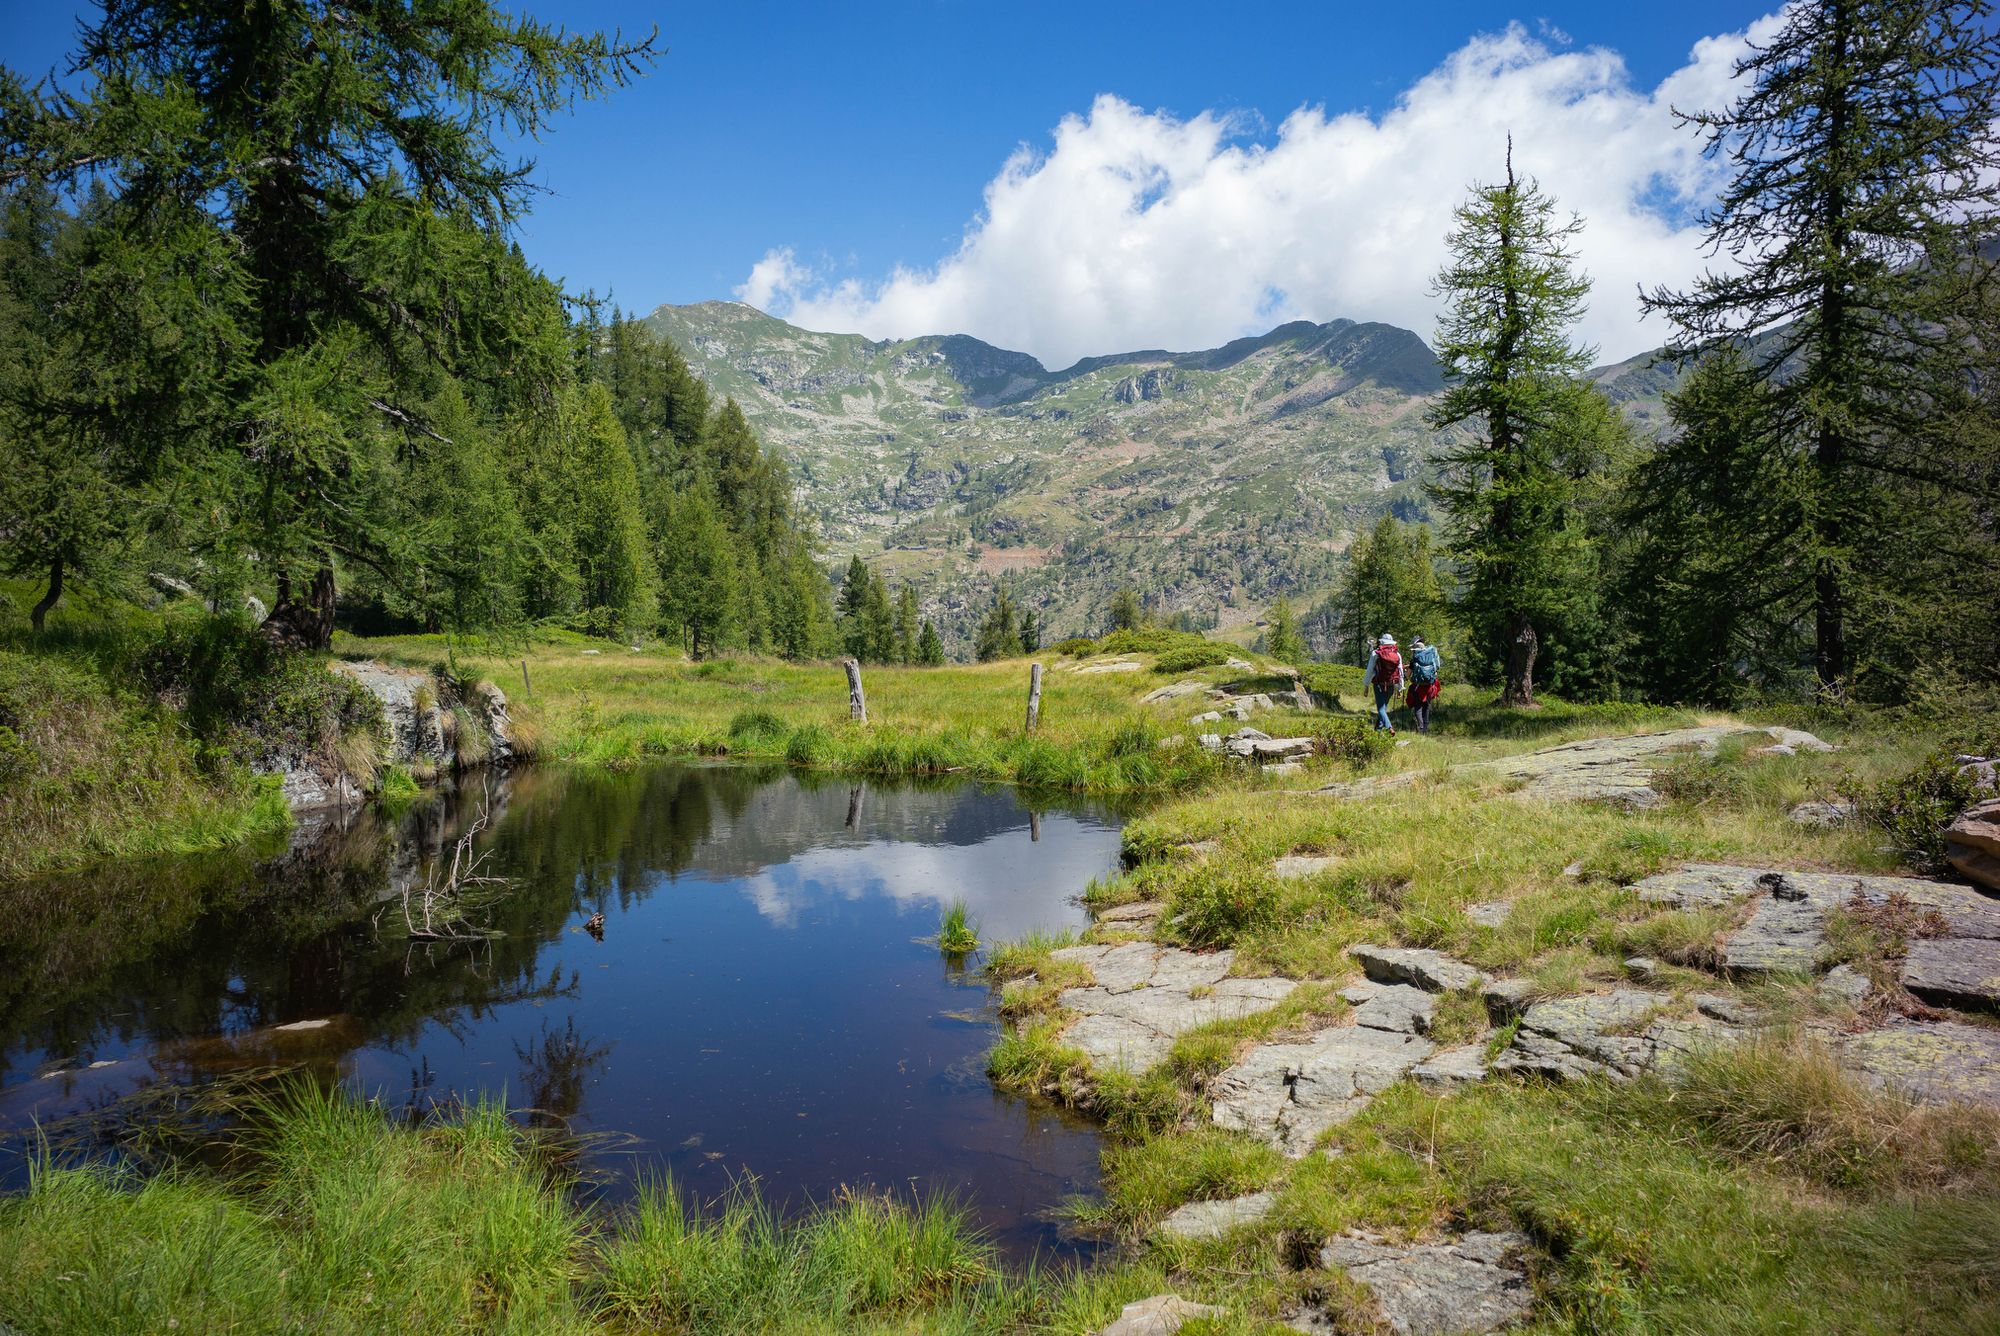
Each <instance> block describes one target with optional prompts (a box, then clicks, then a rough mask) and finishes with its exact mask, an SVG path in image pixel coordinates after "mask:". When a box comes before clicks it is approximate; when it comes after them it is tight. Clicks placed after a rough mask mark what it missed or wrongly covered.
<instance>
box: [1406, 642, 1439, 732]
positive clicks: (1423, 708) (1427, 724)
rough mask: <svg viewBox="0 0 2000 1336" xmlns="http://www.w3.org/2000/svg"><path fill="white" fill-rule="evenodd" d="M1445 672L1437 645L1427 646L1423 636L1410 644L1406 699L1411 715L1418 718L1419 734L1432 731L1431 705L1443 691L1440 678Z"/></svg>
mask: <svg viewBox="0 0 2000 1336" xmlns="http://www.w3.org/2000/svg"><path fill="white" fill-rule="evenodd" d="M1443 670H1444V656H1442V655H1441V654H1439V653H1438V651H1437V646H1436V645H1426V644H1425V643H1424V638H1423V637H1422V636H1418V637H1417V638H1416V639H1415V640H1413V641H1411V642H1410V687H1409V691H1408V693H1407V695H1406V697H1405V698H1406V699H1407V700H1408V701H1409V703H1410V713H1411V714H1412V715H1414V716H1415V717H1416V721H1417V732H1419V733H1428V732H1430V731H1431V703H1432V702H1433V701H1435V700H1437V698H1438V692H1439V691H1440V690H1441V689H1442V688H1441V686H1440V684H1439V682H1438V677H1439V675H1440V674H1441V673H1442V672H1443Z"/></svg>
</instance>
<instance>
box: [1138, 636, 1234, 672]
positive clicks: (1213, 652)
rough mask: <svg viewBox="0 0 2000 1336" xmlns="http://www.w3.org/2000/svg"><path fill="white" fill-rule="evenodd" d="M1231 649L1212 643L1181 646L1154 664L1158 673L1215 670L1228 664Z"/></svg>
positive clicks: (1205, 642) (1166, 653)
mask: <svg viewBox="0 0 2000 1336" xmlns="http://www.w3.org/2000/svg"><path fill="white" fill-rule="evenodd" d="M1229 659H1230V652H1229V648H1228V646H1226V645H1218V644H1215V643H1214V642H1212V641H1204V642H1203V643H1201V644H1199V645H1181V646H1178V647H1176V648H1174V649H1170V650H1167V651H1165V652H1164V653H1162V654H1161V655H1160V657H1159V659H1158V660H1157V661H1156V662H1155V663H1154V664H1153V671H1154V672H1156V673H1191V672H1193V671H1194V670H1195V669H1197V668H1214V667H1218V666H1220V665H1221V664H1225V663H1228V662H1229Z"/></svg>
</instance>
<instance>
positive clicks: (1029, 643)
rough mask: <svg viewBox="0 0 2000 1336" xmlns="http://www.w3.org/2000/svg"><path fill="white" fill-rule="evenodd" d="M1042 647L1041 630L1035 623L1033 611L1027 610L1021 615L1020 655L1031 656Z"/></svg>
mask: <svg viewBox="0 0 2000 1336" xmlns="http://www.w3.org/2000/svg"><path fill="white" fill-rule="evenodd" d="M1041 647H1042V628H1041V626H1040V624H1038V623H1037V622H1036V621H1035V610H1034V609H1033V608H1030V609H1028V610H1027V611H1026V612H1024V613H1022V614H1021V653H1023V654H1033V653H1034V652H1035V651H1036V650H1038V649H1040V648H1041Z"/></svg>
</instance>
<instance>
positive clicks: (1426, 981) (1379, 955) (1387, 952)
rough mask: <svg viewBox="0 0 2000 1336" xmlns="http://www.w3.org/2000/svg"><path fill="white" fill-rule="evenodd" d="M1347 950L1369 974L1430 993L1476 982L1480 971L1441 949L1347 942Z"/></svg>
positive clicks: (1386, 981) (1459, 987)
mask: <svg viewBox="0 0 2000 1336" xmlns="http://www.w3.org/2000/svg"><path fill="white" fill-rule="evenodd" d="M1347 954H1348V955H1350V956H1352V957H1354V959H1355V960H1356V961H1358V962H1360V965H1361V968H1362V969H1363V970H1365V971H1366V972H1367V974H1368V977H1369V978H1371V979H1374V980H1377V981H1379V982H1382V983H1408V984H1415V985H1416V986H1417V987H1419V988H1423V989H1427V990H1428V991H1430V992H1433V993H1453V992H1457V991H1458V990H1459V989H1461V988H1471V987H1473V986H1474V985H1475V984H1477V983H1478V982H1479V978H1480V975H1479V971H1478V970H1477V969H1476V968H1474V967H1473V966H1471V965H1468V964H1466V963H1465V962H1464V961H1462V960H1454V959H1452V958H1451V957H1450V956H1448V955H1445V954H1444V953H1443V952H1442V951H1430V950H1425V949H1423V948H1421V947H1404V946H1368V945H1360V946H1350V947H1348V948H1347Z"/></svg>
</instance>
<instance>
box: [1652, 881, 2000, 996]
mask: <svg viewBox="0 0 2000 1336" xmlns="http://www.w3.org/2000/svg"><path fill="white" fill-rule="evenodd" d="M1632 889H1633V890H1634V891H1635V892H1637V893H1638V896H1639V898H1640V899H1641V900H1644V901H1647V902H1649V903H1652V904H1662V905H1671V906H1674V907H1675V908H1682V909H1699V908H1705V907H1710V906H1715V905H1728V904H1736V903H1739V902H1741V901H1744V900H1752V899H1754V900H1755V901H1756V905H1755V908H1754V909H1753V910H1752V911H1751V914H1750V917H1749V919H1748V921H1747V922H1745V923H1744V925H1743V926H1742V927H1741V928H1739V929H1738V930H1737V931H1736V932H1734V933H1733V934H1731V935H1730V937H1729V938H1728V939H1727V940H1726V941H1725V942H1724V943H1723V949H1722V965H1723V968H1724V969H1725V970H1726V971H1728V972H1729V973H1731V974H1734V975H1740V976H1745V977H1752V978H1755V977H1761V976H1766V975H1772V974H1811V973H1813V972H1815V971H1816V970H1817V969H1818V968H1819V967H1820V965H1821V963H1822V959H1823V956H1824V953H1825V949H1826V926H1827V920H1828V917H1829V916H1830V915H1831V914H1832V913H1833V912H1834V911H1835V910H1838V909H1848V908H1852V907H1855V906H1856V905H1860V906H1865V907H1867V908H1870V909H1883V908H1885V907H1888V906H1890V905H1898V906H1901V907H1902V912H1903V914H1904V916H1905V917H1906V918H1907V919H1908V920H1909V924H1910V929H1911V930H1910V933H1909V956H1908V959H1907V960H1906V961H1905V962H1904V966H1903V986H1904V987H1906V988H1908V989H1909V990H1910V991H1911V992H1912V993H1914V994H1916V995H1917V996H1918V997H1920V998H1923V999H1924V1000H1925V1001H1927V1002H1934V1003H1937V1004H1939V1005H1942V1006H1957V1007H1991V1006H1995V1005H2000V900H1996V899H1994V898H1993V897H1991V896H1987V895H1984V894H1982V893H1980V892H1979V891H1977V890H1975V889H1973V888H1972V887H1970V886H1961V885H1959V884H1957V883H1955V882H1948V881H1930V880H1926V879H1925V878H1922V877H1882V876H1863V875H1859V874H1855V873H1847V872H1791V871H1786V870H1782V869H1777V868H1755V867H1737V866H1734V865H1732V864H1725V863H1690V864H1689V865H1688V866H1686V867H1684V868H1682V869H1681V870H1679V871H1678V872H1663V873H1661V874H1659V875H1658V876H1653V877H1648V878H1646V879H1645V880H1644V881H1641V882H1639V883H1637V884H1636V885H1635V886H1634V887H1633V888H1632Z"/></svg>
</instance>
